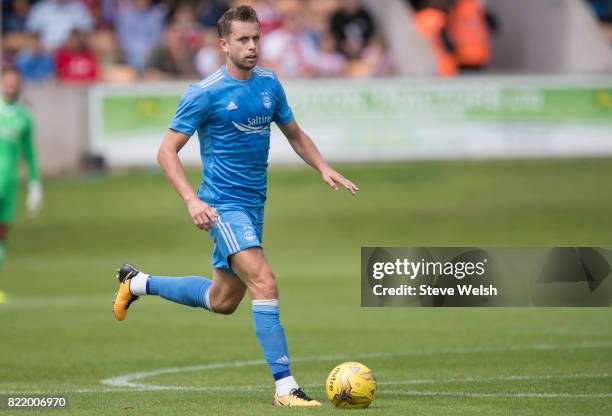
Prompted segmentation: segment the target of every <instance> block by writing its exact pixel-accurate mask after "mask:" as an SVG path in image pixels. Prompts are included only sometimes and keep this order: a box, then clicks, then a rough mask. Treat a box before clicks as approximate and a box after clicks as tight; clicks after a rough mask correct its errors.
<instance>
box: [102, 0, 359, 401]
mask: <svg viewBox="0 0 612 416" xmlns="http://www.w3.org/2000/svg"><path fill="white" fill-rule="evenodd" d="M218 31H219V37H220V39H221V40H220V43H221V47H222V49H223V51H224V52H225V54H226V63H225V65H224V66H222V67H221V68H220V69H219V70H218V71H217V72H215V73H214V74H212V75H211V76H209V77H208V78H206V79H204V80H203V81H201V82H199V83H197V84H193V85H191V86H190V87H189V88H188V89H187V91H186V92H185V94H184V95H183V96H182V98H181V101H180V103H179V106H178V109H177V111H176V115H175V116H174V119H173V120H172V122H171V123H170V126H169V130H168V132H167V133H166V135H165V137H164V139H163V141H162V144H161V147H160V149H159V153H158V161H159V164H160V165H161V167H162V169H163V170H164V172H165V174H166V176H167V177H168V179H169V181H170V182H171V183H172V185H173V187H174V188H175V189H176V191H177V192H178V194H179V195H180V196H181V198H182V199H183V200H184V202H185V204H186V205H187V210H188V211H189V215H190V216H191V218H192V220H193V223H194V224H195V226H196V227H197V228H199V229H202V230H207V231H208V232H209V234H210V236H211V237H212V238H213V241H214V249H213V255H212V263H213V276H212V280H210V279H206V278H203V277H197V276H186V277H167V276H166V277H164V276H156V275H148V274H145V273H142V272H140V271H139V270H138V269H136V268H135V267H134V266H132V265H130V264H127V263H126V264H124V265H123V266H122V267H121V268H120V269H119V271H118V276H117V277H118V280H119V282H120V284H119V291H118V293H117V295H116V297H115V303H114V308H113V309H114V313H115V318H116V319H118V320H123V319H125V317H126V314H127V311H128V308H129V306H130V305H131V303H132V302H134V301H135V300H137V299H138V297H140V296H142V295H158V296H161V297H163V298H165V299H168V300H170V301H173V302H176V303H180V304H183V305H188V306H192V307H202V308H204V309H207V310H209V311H211V312H215V313H219V314H231V313H232V312H234V310H235V309H236V308H237V307H238V304H239V303H240V301H241V300H242V298H243V296H244V294H245V291H246V290H247V289H248V291H249V294H250V296H251V299H252V317H253V323H254V326H255V334H256V336H257V338H258V340H259V343H260V345H261V348H262V350H263V354H264V356H265V359H266V362H267V363H268V366H269V368H270V371H271V373H272V376H273V378H274V380H275V384H276V394H275V395H274V399H273V404H274V405H277V406H291V407H294V406H320V405H321V404H320V403H319V402H318V401H316V400H313V399H311V398H310V397H308V396H307V395H306V394H305V393H304V391H303V390H302V389H300V387H299V385H298V383H297V382H296V380H295V379H294V377H293V376H292V375H291V371H290V369H289V352H288V349H287V341H286V339H285V332H284V329H283V327H282V325H281V323H280V320H279V306H278V297H279V296H278V288H277V285H276V281H275V278H274V275H273V273H272V269H271V267H270V264H269V263H268V260H267V259H266V257H265V255H264V252H263V249H262V229H263V216H264V203H265V200H266V168H267V161H268V151H269V147H270V124H271V123H272V122H275V123H276V124H277V125H278V126H279V127H280V129H281V131H282V132H283V133H284V135H285V136H286V137H287V139H288V140H289V143H290V144H291V146H292V147H293V149H294V150H295V152H296V153H297V154H298V155H299V156H301V158H302V159H304V161H306V163H308V164H309V165H311V166H312V167H313V168H315V169H317V170H318V171H319V172H320V173H321V175H322V178H323V180H324V181H325V182H326V183H327V184H329V186H331V187H332V188H333V189H334V190H338V188H339V186H343V187H345V188H346V189H348V191H349V192H351V193H352V194H353V195H355V194H356V193H357V191H358V188H357V186H355V184H353V183H352V182H351V181H349V180H347V179H346V178H344V177H343V176H342V175H340V174H339V173H338V172H336V171H335V170H333V169H332V168H331V167H330V166H329V165H327V164H326V163H325V161H324V160H323V158H322V157H321V155H320V153H319V151H318V150H317V148H316V146H315V145H314V143H313V142H312V140H311V139H310V138H309V137H308V135H306V133H304V132H303V131H302V130H301V129H300V127H299V126H298V124H297V123H296V121H295V119H294V117H293V114H292V111H291V108H290V107H289V105H288V104H287V98H286V96H285V92H284V90H283V87H282V86H281V84H280V82H279V81H278V79H277V78H276V75H275V74H274V72H272V71H270V70H268V69H265V68H262V67H258V66H256V65H257V58H258V56H259V44H260V33H259V21H258V19H257V15H256V13H255V10H254V9H253V8H251V7H249V6H239V7H236V8H232V9H229V10H228V11H227V12H226V13H225V14H224V15H223V16H222V17H221V19H219V22H218ZM195 131H197V132H198V137H199V140H200V153H201V157H202V164H203V181H202V184H201V185H200V187H199V189H198V191H197V193H196V192H194V190H193V189H192V188H191V186H190V185H189V183H188V181H187V178H186V176H185V171H184V170H183V166H182V164H181V162H180V160H179V157H178V152H179V150H180V149H181V148H182V147H183V146H184V145H185V143H187V141H188V140H189V138H190V137H191V135H192V134H193V133H194V132H195Z"/></svg>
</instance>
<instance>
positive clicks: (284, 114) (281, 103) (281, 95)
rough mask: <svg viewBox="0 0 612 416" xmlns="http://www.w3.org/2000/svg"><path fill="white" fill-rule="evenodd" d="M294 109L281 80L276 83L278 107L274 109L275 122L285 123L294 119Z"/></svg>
mask: <svg viewBox="0 0 612 416" xmlns="http://www.w3.org/2000/svg"><path fill="white" fill-rule="evenodd" d="M293 119H294V117H293V111H291V107H289V104H288V103H287V95H285V90H284V89H283V86H282V85H281V83H280V82H278V81H277V83H276V109H275V111H274V122H275V123H276V124H280V125H284V124H287V123H289V122H290V121H293Z"/></svg>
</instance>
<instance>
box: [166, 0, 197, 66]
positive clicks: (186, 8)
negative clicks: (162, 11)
mask: <svg viewBox="0 0 612 416" xmlns="http://www.w3.org/2000/svg"><path fill="white" fill-rule="evenodd" d="M166 20H167V21H168V25H172V26H174V27H175V28H176V29H177V30H178V31H179V32H180V33H181V40H182V41H183V42H184V43H185V44H186V45H187V46H188V47H189V49H190V51H191V53H192V55H195V54H196V53H197V50H198V48H199V47H200V45H201V43H202V36H201V31H202V27H201V26H200V24H199V22H198V21H197V19H196V15H195V12H194V9H193V7H192V6H191V5H190V4H189V3H177V4H176V5H175V6H174V7H173V8H172V9H171V10H170V13H168V18H167V19H166Z"/></svg>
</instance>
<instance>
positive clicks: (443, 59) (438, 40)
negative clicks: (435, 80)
mask: <svg viewBox="0 0 612 416" xmlns="http://www.w3.org/2000/svg"><path fill="white" fill-rule="evenodd" d="M415 4H416V6H417V7H418V8H417V10H416V11H415V13H414V21H415V26H416V29H417V31H418V32H419V33H420V34H421V35H422V36H423V37H424V38H425V39H426V40H427V41H428V43H429V45H430V47H431V49H432V51H433V53H434V54H435V56H436V59H437V66H438V73H439V74H440V75H442V76H453V75H456V74H457V72H458V64H457V61H456V59H455V57H454V55H453V53H452V51H453V45H452V44H451V43H450V39H449V36H448V32H447V18H448V11H449V9H450V6H451V4H452V0H423V1H419V2H416V3H415Z"/></svg>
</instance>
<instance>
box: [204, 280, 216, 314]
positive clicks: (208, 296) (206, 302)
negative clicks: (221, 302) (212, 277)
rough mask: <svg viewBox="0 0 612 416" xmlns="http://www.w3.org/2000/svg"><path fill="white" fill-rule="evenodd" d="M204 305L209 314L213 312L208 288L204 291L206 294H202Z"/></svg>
mask: <svg viewBox="0 0 612 416" xmlns="http://www.w3.org/2000/svg"><path fill="white" fill-rule="evenodd" d="M204 303H205V304H206V309H208V310H209V311H210V312H214V309H213V307H212V306H211V305H210V286H208V288H207V289H206V293H205V294H204Z"/></svg>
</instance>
